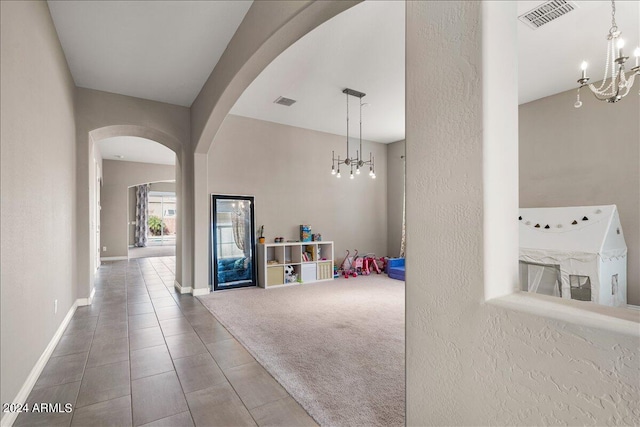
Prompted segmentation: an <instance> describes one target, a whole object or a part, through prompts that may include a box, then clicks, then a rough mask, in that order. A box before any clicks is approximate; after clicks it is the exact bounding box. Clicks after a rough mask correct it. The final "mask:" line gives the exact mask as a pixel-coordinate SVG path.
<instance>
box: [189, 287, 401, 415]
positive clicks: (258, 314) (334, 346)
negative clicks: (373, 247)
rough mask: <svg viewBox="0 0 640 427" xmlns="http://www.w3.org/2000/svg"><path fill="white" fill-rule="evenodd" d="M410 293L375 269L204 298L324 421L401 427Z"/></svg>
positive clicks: (202, 298)
mask: <svg viewBox="0 0 640 427" xmlns="http://www.w3.org/2000/svg"><path fill="white" fill-rule="evenodd" d="M404 295H405V291H404V282H402V281H398V280H393V279H389V278H388V277H387V276H386V275H372V276H361V277H357V278H351V279H342V278H340V279H336V280H334V281H332V282H320V283H311V284H304V285H301V286H291V287H286V288H281V289H270V290H264V289H261V288H247V289H239V290H230V291H223V292H217V293H212V294H209V295H206V296H203V297H200V300H201V301H202V303H203V304H204V305H205V306H206V307H207V308H208V309H209V310H210V311H211V312H212V313H213V315H214V316H216V317H217V318H218V320H219V321H220V322H221V323H222V324H223V325H224V326H226V327H227V329H228V330H229V332H231V333H232V334H233V335H234V336H235V337H236V339H237V340H239V341H240V342H241V343H242V344H243V345H244V346H245V347H246V348H247V350H249V352H250V353H252V354H253V356H254V357H255V358H256V360H258V362H260V363H261V364H262V366H264V367H265V368H266V369H267V371H269V373H271V375H273V377H274V378H275V379H276V380H278V382H280V384H281V385H282V386H283V387H284V388H285V389H286V390H287V391H288V392H289V393H290V394H291V396H293V397H294V398H295V399H296V400H297V401H298V402H299V403H300V404H301V405H302V406H303V407H304V408H305V409H306V410H307V412H308V413H309V414H310V415H311V416H312V417H313V418H314V419H315V420H316V421H317V422H318V423H319V424H320V425H323V426H356V425H357V426H396V425H397V426H400V425H404V412H405V378H404V358H405V357H404V356H405V354H404V348H405V342H404V336H405V334H404V326H405V325H404V313H405V312H404Z"/></svg>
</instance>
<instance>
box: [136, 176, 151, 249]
mask: <svg viewBox="0 0 640 427" xmlns="http://www.w3.org/2000/svg"><path fill="white" fill-rule="evenodd" d="M148 231H149V184H142V185H138V186H136V233H135V245H136V246H137V247H140V248H144V247H145V246H147V232H148Z"/></svg>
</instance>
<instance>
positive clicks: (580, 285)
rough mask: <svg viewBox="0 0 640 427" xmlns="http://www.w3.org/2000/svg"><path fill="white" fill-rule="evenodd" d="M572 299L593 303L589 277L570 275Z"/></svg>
mask: <svg viewBox="0 0 640 427" xmlns="http://www.w3.org/2000/svg"><path fill="white" fill-rule="evenodd" d="M569 285H570V286H571V299H575V300H578V301H591V279H590V278H589V276H578V275H573V274H572V275H569Z"/></svg>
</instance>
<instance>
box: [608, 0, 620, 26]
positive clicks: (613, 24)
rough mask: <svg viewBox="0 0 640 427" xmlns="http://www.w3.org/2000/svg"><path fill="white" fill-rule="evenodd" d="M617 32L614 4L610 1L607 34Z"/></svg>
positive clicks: (613, 1)
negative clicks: (609, 26)
mask: <svg viewBox="0 0 640 427" xmlns="http://www.w3.org/2000/svg"><path fill="white" fill-rule="evenodd" d="M615 31H618V25H617V24H616V2H615V0H611V29H610V30H609V33H612V32H615Z"/></svg>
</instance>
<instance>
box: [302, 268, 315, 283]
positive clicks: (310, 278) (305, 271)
mask: <svg viewBox="0 0 640 427" xmlns="http://www.w3.org/2000/svg"><path fill="white" fill-rule="evenodd" d="M315 281H316V265H315V264H302V282H315Z"/></svg>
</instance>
